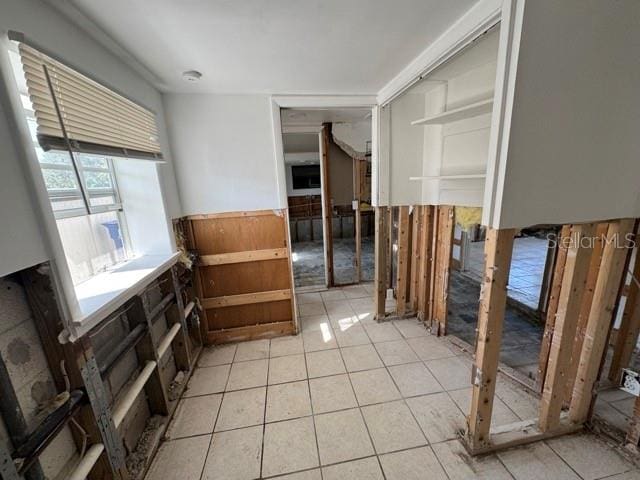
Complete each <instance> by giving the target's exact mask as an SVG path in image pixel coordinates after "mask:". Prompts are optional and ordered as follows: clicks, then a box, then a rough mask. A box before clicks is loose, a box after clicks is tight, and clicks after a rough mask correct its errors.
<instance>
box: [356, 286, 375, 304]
mask: <svg viewBox="0 0 640 480" xmlns="http://www.w3.org/2000/svg"><path fill="white" fill-rule="evenodd" d="M360 285H361V286H362V288H364V289H365V290H366V291H367V293H368V294H369V295H373V293H374V292H375V291H376V287H375V285H374V284H373V283H371V282H369V283H361V284H360ZM371 302H373V300H371Z"/></svg>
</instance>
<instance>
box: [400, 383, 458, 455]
mask: <svg viewBox="0 0 640 480" xmlns="http://www.w3.org/2000/svg"><path fill="white" fill-rule="evenodd" d="M407 405H409V408H410V409H411V411H412V412H413V415H414V416H415V417H416V420H417V421H418V424H419V425H420V428H422V431H423V432H424V434H425V435H426V437H427V440H429V442H430V443H432V444H433V443H437V442H443V441H445V440H453V439H455V438H458V436H459V432H460V431H461V430H463V429H464V428H465V424H466V421H465V416H464V414H463V413H462V411H461V410H460V409H459V408H458V406H457V405H456V404H455V403H454V402H453V400H451V398H450V397H449V395H447V393H446V392H441V393H435V394H433V395H424V396H422V397H414V398H408V399H407Z"/></svg>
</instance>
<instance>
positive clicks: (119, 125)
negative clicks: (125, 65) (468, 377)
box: [19, 43, 162, 160]
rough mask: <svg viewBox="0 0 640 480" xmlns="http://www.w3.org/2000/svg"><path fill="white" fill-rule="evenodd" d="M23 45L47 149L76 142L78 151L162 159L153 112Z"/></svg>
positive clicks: (42, 141) (40, 139)
mask: <svg viewBox="0 0 640 480" xmlns="http://www.w3.org/2000/svg"><path fill="white" fill-rule="evenodd" d="M19 49H20V56H21V60H22V65H23V69H24V74H25V78H26V82H27V89H28V92H29V97H30V99H31V102H32V104H33V109H34V113H35V117H36V122H37V135H38V142H39V143H40V145H41V146H42V148H43V150H45V151H47V150H54V149H55V150H67V148H68V147H69V146H71V148H72V149H73V150H75V151H78V152H86V153H94V154H100V155H110V156H125V157H135V158H151V159H155V160H160V159H162V153H161V151H160V145H159V144H158V128H157V125H156V121H155V115H154V113H153V112H151V111H149V110H147V109H145V108H143V107H141V106H139V105H137V104H135V103H133V102H132V101H130V100H128V99H126V98H124V97H123V96H121V95H119V94H117V93H115V92H114V91H112V90H110V89H108V88H106V87H104V86H102V85H100V84H98V83H96V82H94V81H93V80H91V79H89V78H87V77H86V76H84V75H82V74H80V73H78V72H77V71H75V70H73V69H71V68H69V67H67V66H65V65H63V64H61V63H60V62H58V61H56V60H54V59H52V58H51V57H49V56H47V55H45V54H43V53H42V52H39V51H38V50H35V49H33V48H31V47H29V46H28V45H25V44H24V43H21V44H20V46H19ZM52 93H53V96H52ZM54 100H55V101H54ZM56 107H57V108H56ZM60 120H61V121H62V125H61V121H60ZM65 133H66V136H67V138H66V139H65ZM67 140H68V141H69V144H67Z"/></svg>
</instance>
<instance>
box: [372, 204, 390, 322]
mask: <svg viewBox="0 0 640 480" xmlns="http://www.w3.org/2000/svg"><path fill="white" fill-rule="evenodd" d="M388 209H389V207H376V213H375V215H376V228H375V235H376V236H375V265H374V267H375V283H376V291H375V296H374V307H375V316H376V318H377V319H381V318H384V316H385V303H386V299H387V243H388V242H387V234H388V232H389V229H388V228H387V218H388Z"/></svg>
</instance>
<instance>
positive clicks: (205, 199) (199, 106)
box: [164, 93, 279, 215]
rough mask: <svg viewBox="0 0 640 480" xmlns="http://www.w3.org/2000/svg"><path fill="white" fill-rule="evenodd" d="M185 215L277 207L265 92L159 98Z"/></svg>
mask: <svg viewBox="0 0 640 480" xmlns="http://www.w3.org/2000/svg"><path fill="white" fill-rule="evenodd" d="M164 102H165V109H166V114H167V120H168V126H169V136H170V140H171V145H172V148H173V153H174V156H175V168H176V177H177V180H178V186H179V189H180V196H181V200H182V206H183V210H184V213H185V214H186V215H194V214H204V213H216V212H232V211H244V210H263V209H271V208H279V196H278V183H277V178H276V164H275V151H274V144H273V126H272V110H271V101H270V98H269V96H267V95H215V94H177V93H170V94H166V95H165V96H164Z"/></svg>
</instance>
